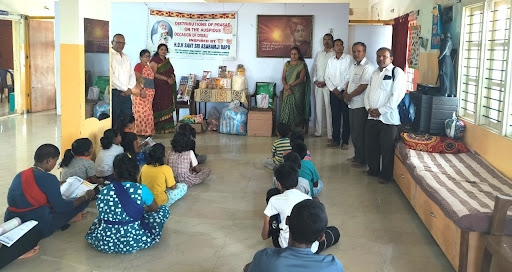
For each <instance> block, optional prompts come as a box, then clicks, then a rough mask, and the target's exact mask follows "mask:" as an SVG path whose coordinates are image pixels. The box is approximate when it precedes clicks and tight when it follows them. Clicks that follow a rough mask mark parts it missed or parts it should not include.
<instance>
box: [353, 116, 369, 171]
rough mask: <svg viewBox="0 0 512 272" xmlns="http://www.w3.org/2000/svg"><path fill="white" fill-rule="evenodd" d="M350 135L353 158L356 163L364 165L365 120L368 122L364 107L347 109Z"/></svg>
mask: <svg viewBox="0 0 512 272" xmlns="http://www.w3.org/2000/svg"><path fill="white" fill-rule="evenodd" d="M348 112H349V117H350V118H349V119H350V133H351V134H352V144H353V145H354V158H355V160H356V162H358V163H360V164H362V165H366V145H365V143H366V139H365V137H366V135H365V131H366V120H368V111H367V110H366V108H365V107H362V108H357V109H349V111H348Z"/></svg>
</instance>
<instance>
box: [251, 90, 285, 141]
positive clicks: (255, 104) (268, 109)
mask: <svg viewBox="0 0 512 272" xmlns="http://www.w3.org/2000/svg"><path fill="white" fill-rule="evenodd" d="M265 85H266V86H269V87H270V88H272V89H273V94H272V101H273V105H272V108H266V109H262V108H258V107H257V104H258V102H257V101H256V96H257V95H258V87H260V88H261V87H262V86H265ZM277 97H278V96H277V94H276V83H275V82H256V87H255V88H254V93H253V94H251V96H250V97H249V99H248V103H249V110H251V111H264V112H268V111H271V112H272V135H275V134H276V118H277V117H276V108H277V99H276V98H277ZM252 98H254V106H253V104H252ZM269 98H270V97H269Z"/></svg>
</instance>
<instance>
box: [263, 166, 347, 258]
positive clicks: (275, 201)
mask: <svg viewBox="0 0 512 272" xmlns="http://www.w3.org/2000/svg"><path fill="white" fill-rule="evenodd" d="M274 176H275V177H276V179H277V188H272V189H270V190H268V192H267V207H266V208H265V211H264V213H265V218H264V220H263V228H262V230H261V238H262V239H263V240H267V239H268V238H270V237H272V242H273V244H274V247H277V248H285V247H287V246H288V233H289V230H288V225H286V222H285V221H284V220H285V219H286V217H287V216H289V215H290V212H291V211H292V208H293V206H295V204H297V203H299V202H300V201H302V200H304V199H311V197H310V196H308V195H306V194H304V193H301V192H300V191H299V190H297V189H295V187H297V184H298V170H297V168H296V167H295V166H294V165H291V164H288V163H284V164H281V165H279V166H278V167H277V169H276V170H275V171H274ZM338 237H339V235H338ZM337 241H338V239H333V240H323V241H321V243H320V244H319V243H318V242H315V243H313V244H312V246H311V247H310V248H311V252H315V253H318V252H320V251H322V250H323V249H325V248H327V247H330V246H332V245H333V244H335V243H336V242H337Z"/></svg>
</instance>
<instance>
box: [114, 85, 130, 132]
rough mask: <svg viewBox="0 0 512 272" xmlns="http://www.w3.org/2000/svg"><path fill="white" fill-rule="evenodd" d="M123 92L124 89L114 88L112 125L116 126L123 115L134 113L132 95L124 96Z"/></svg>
mask: <svg viewBox="0 0 512 272" xmlns="http://www.w3.org/2000/svg"><path fill="white" fill-rule="evenodd" d="M121 93H122V91H120V90H118V89H112V127H114V128H115V127H116V126H117V122H118V121H119V118H121V116H123V115H133V111H132V98H131V96H130V95H128V96H122V95H121Z"/></svg>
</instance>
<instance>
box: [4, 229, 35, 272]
mask: <svg viewBox="0 0 512 272" xmlns="http://www.w3.org/2000/svg"><path fill="white" fill-rule="evenodd" d="M42 238H43V236H42V234H41V231H39V230H38V229H37V228H32V229H31V230H29V231H28V232H27V233H25V235H23V236H21V238H20V239H19V240H18V241H16V242H14V244H12V245H11V246H10V247H7V246H5V245H2V246H1V247H0V269H2V268H3V267H5V266H6V265H8V264H10V263H11V262H13V261H14V260H16V259H18V257H20V256H21V255H23V254H25V253H27V252H28V251H29V250H31V249H33V248H34V247H35V246H37V244H38V243H39V241H40V240H41V239H42Z"/></svg>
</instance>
